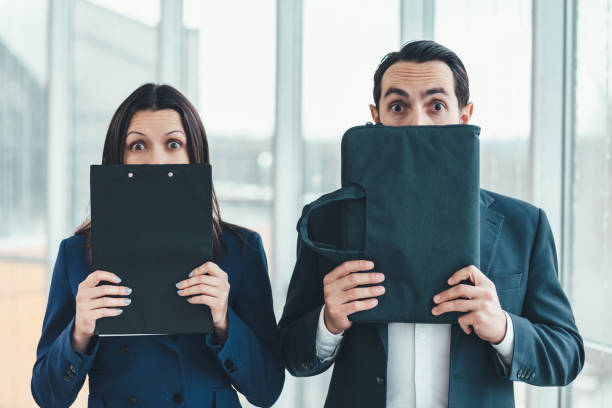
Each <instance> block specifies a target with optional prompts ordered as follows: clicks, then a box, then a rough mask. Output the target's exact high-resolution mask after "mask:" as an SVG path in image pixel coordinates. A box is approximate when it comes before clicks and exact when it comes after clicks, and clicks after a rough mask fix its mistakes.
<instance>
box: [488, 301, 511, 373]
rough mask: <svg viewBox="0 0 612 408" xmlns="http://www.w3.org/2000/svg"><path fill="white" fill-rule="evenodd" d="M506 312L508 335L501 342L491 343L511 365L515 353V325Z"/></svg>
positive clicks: (505, 361)
mask: <svg viewBox="0 0 612 408" xmlns="http://www.w3.org/2000/svg"><path fill="white" fill-rule="evenodd" d="M504 314H505V315H506V336H505V337H504V339H503V340H502V341H501V342H500V343H499V344H492V343H491V346H493V348H494V349H495V351H497V354H499V356H500V357H501V359H502V360H503V362H504V363H505V364H506V366H510V365H511V364H512V356H513V355H514V326H513V325H512V318H511V317H510V315H509V314H508V313H506V311H504Z"/></svg>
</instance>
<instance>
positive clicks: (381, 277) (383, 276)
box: [376, 273, 385, 280]
mask: <svg viewBox="0 0 612 408" xmlns="http://www.w3.org/2000/svg"><path fill="white" fill-rule="evenodd" d="M376 279H380V280H382V279H385V275H383V274H382V273H377V274H376Z"/></svg>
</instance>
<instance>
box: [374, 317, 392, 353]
mask: <svg viewBox="0 0 612 408" xmlns="http://www.w3.org/2000/svg"><path fill="white" fill-rule="evenodd" d="M375 326H376V331H377V332H378V335H379V336H380V341H381V343H382V345H383V347H384V349H385V357H387V359H388V358H389V352H388V348H389V347H388V346H389V340H388V333H389V330H388V328H387V324H386V323H378V324H376V325H375Z"/></svg>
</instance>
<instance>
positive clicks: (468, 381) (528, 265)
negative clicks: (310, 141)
mask: <svg viewBox="0 0 612 408" xmlns="http://www.w3.org/2000/svg"><path fill="white" fill-rule="evenodd" d="M480 218H481V219H480V237H481V243H480V246H481V249H480V251H481V252H480V253H481V270H482V272H483V273H484V274H486V275H487V276H488V277H489V279H491V280H492V281H493V283H494V284H495V287H496V289H497V293H498V296H499V300H500V303H501V306H502V308H503V309H504V310H505V311H506V312H508V314H509V315H510V317H511V318H512V323H513V325H514V356H513V359H512V364H511V366H510V367H506V366H505V365H504V364H503V362H502V361H501V359H500V357H499V356H498V355H497V353H496V352H495V351H494V350H493V348H492V347H491V345H490V344H489V343H488V342H486V341H483V340H481V339H479V338H478V337H477V336H476V335H475V334H471V335H466V334H465V333H464V332H463V331H462V330H461V328H460V327H459V325H458V324H454V325H452V329H451V350H450V359H451V361H450V365H449V368H450V369H449V373H448V375H449V391H448V402H449V407H513V406H514V393H513V381H523V382H526V383H528V384H532V385H557V386H559V385H566V384H568V383H570V382H571V381H572V380H573V379H574V378H575V377H576V376H577V375H578V373H579V372H580V370H581V369H582V366H583V364H584V347H583V343H582V338H581V337H580V334H579V333H578V329H577V328H576V325H575V322H574V317H573V314H572V310H571V307H570V304H569V302H568V299H567V297H566V296H565V294H564V292H563V289H562V288H561V285H560V283H559V280H558V273H557V255H556V250H555V244H554V240H553V235H552V232H551V230H550V226H549V224H548V220H547V219H546V215H545V214H544V211H542V210H541V209H538V208H536V207H534V206H532V205H530V204H527V203H525V202H522V201H519V200H516V199H513V198H510V197H506V196H503V195H500V194H496V193H493V192H489V191H486V190H481V191H480ZM308 250H309V249H308V248H307V247H306V246H305V245H300V243H299V242H298V254H300V251H308ZM302 258H303V259H306V260H308V261H307V262H298V263H297V264H296V266H295V269H294V272H293V277H292V279H291V283H290V285H289V291H288V293H287V303H286V305H285V309H284V311H283V316H282V318H281V321H280V322H279V328H280V333H281V348H282V351H283V355H284V358H285V363H286V365H287V368H288V370H289V372H290V373H291V374H293V375H294V376H300V377H301V376H312V375H316V374H319V373H321V372H323V371H325V370H327V369H328V368H329V367H330V366H331V365H332V363H333V362H334V361H329V362H326V363H323V362H321V361H320V360H319V359H318V358H317V356H316V349H315V334H316V330H317V324H318V319H319V314H320V311H321V308H322V305H323V304H324V300H323V276H324V274H325V273H326V272H329V271H331V270H332V269H333V268H334V267H335V266H337V262H336V263H334V262H333V261H329V260H326V259H324V258H322V257H318V258H317V257H315V256H304V257H302ZM387 357H388V356H387V325H385V324H358V323H355V324H353V326H352V327H351V328H350V329H349V330H347V331H346V333H345V334H344V339H343V340H342V343H341V345H340V349H339V351H338V353H337V354H336V357H335V365H334V371H333V374H332V379H331V383H330V386H329V391H328V394H327V400H326V403H325V406H326V407H330V408H331V407H384V406H385V404H386V378H385V377H386V374H387ZM390 357H391V358H393V356H390ZM415 375H416V376H418V375H419V374H418V373H415Z"/></svg>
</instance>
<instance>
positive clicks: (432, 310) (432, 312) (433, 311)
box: [431, 307, 438, 315]
mask: <svg viewBox="0 0 612 408" xmlns="http://www.w3.org/2000/svg"><path fill="white" fill-rule="evenodd" d="M431 314H433V315H437V314H438V309H436V308H435V307H434V308H433V309H431Z"/></svg>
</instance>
